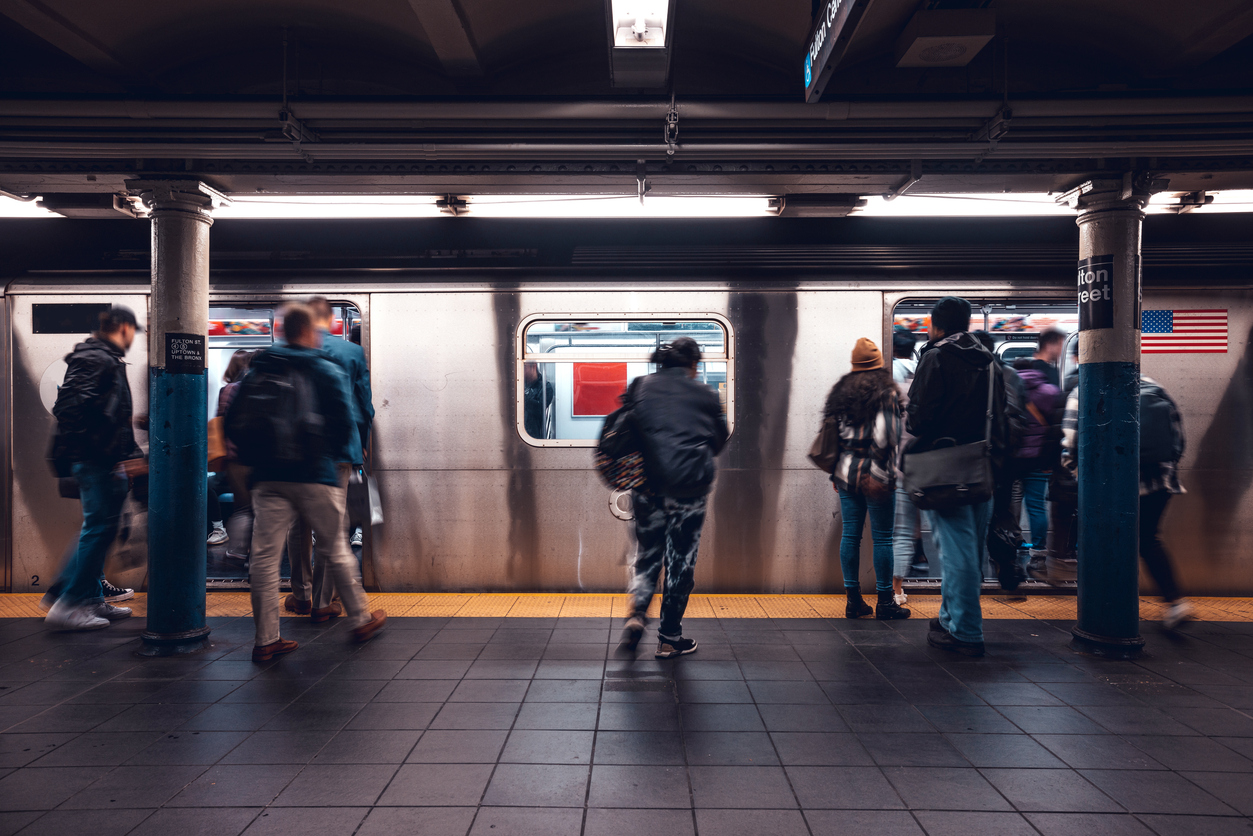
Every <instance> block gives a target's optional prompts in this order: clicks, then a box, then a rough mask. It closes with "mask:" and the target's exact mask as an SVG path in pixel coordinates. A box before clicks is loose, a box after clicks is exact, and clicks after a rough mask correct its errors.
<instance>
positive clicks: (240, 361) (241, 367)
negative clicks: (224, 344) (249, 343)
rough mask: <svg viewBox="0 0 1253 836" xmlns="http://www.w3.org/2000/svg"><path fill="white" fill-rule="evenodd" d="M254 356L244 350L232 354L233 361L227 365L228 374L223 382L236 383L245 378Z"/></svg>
mask: <svg viewBox="0 0 1253 836" xmlns="http://www.w3.org/2000/svg"><path fill="white" fill-rule="evenodd" d="M252 354H253V352H251V351H248V350H246V349H243V348H241V349H239V350H238V351H236V352H235V353H234V354H232V355H231V361H230V362H229V363H227V364H226V372H225V373H224V374H223V375H222V382H223V383H234V382H235V381H237V380H239V379H240V378H241V377H243V376H244V372H246V371H248V366H249V365H250V364H251V363H252Z"/></svg>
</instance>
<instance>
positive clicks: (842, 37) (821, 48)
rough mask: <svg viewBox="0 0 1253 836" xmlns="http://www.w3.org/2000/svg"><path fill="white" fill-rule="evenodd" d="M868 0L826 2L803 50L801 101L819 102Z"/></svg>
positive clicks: (832, 0) (815, 20)
mask: <svg viewBox="0 0 1253 836" xmlns="http://www.w3.org/2000/svg"><path fill="white" fill-rule="evenodd" d="M868 5H870V0H826V3H824V4H823V6H822V8H821V10H819V12H818V17H816V18H815V19H814V25H813V27H812V28H811V29H810V32H809V40H808V41H807V42H806V43H807V46H808V48H807V49H806V50H805V101H807V102H816V101H818V100H819V99H820V98H822V91H823V88H825V87H826V85H827V81H828V80H829V79H830V78H831V74H832V73H833V72H834V71H835V65H836V64H837V63H839V60H840V58H841V57H843V55H844V51H845V50H846V49H847V48H848V42H849V40H851V38H852V35H853V30H855V29H856V28H857V24H858V22H860V21H861V16H862V14H863V13H864V12H865V11H866V6H868Z"/></svg>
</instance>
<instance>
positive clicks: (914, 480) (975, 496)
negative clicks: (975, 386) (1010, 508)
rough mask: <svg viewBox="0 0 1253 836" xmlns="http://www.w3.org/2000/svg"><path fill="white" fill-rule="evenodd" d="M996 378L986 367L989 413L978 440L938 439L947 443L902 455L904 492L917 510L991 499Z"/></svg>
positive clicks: (952, 506)
mask: <svg viewBox="0 0 1253 836" xmlns="http://www.w3.org/2000/svg"><path fill="white" fill-rule="evenodd" d="M992 362H993V363H995V362H996V360H995V359H993V361H992ZM996 378H997V374H996V368H995V367H994V366H988V414H987V421H986V424H985V426H984V432H983V436H984V437H983V439H982V440H981V441H974V442H971V443H970V444H958V443H957V442H956V441H955V440H953V439H952V438H941V439H939V440H938V441H937V442H936V444H937V445H938V444H942V443H943V442H946V441H947V442H949V446H946V447H938V446H937V447H934V448H932V449H931V450H928V451H926V452H925V453H906V454H905V456H904V459H905V464H904V468H903V469H904V472H905V491H906V493H908V494H909V498H910V499H911V500H913V502H914V504H915V505H917V506H918V507H919V508H920V509H922V510H924V511H947V510H950V509H953V508H960V507H962V506H964V505H977V504H978V503H980V502H987V501H988V500H989V499H991V498H992V492H993V491H994V489H995V487H996V480H995V476H994V474H993V472H992V410H993V409H994V408H995V402H994V401H993V399H992V398H993V392H994V388H993V386H994V384H995V382H996Z"/></svg>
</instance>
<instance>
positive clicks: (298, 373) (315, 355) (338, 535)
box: [226, 305, 387, 662]
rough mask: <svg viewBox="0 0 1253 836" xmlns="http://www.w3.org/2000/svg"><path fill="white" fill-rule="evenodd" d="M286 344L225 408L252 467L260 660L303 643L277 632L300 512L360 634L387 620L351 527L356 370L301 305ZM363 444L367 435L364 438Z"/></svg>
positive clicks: (261, 360) (289, 314)
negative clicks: (331, 353) (286, 551)
mask: <svg viewBox="0 0 1253 836" xmlns="http://www.w3.org/2000/svg"><path fill="white" fill-rule="evenodd" d="M283 330H284V334H285V336H286V339H287V341H286V343H276V344H275V345H273V346H271V347H270V348H267V349H265V350H264V351H261V352H259V353H258V354H257V355H256V356H255V357H254V358H253V360H252V364H251V367H250V368H249V370H248V374H247V376H246V377H245V378H244V380H243V382H242V384H241V385H240V389H239V393H238V395H236V397H235V400H234V402H233V403H232V404H231V408H230V411H229V412H228V413H227V417H226V435H227V437H228V438H229V439H230V440H231V441H232V442H233V443H234V444H235V446H236V448H237V449H238V450H239V457H240V460H241V461H242V462H243V463H244V464H246V465H250V466H251V467H252V468H253V471H252V482H253V489H252V507H253V513H254V515H255V520H254V523H253V532H252V555H251V566H250V577H249V582H250V584H251V587H252V614H253V620H254V621H255V623H256V628H257V637H256V643H255V646H254V647H253V651H252V659H253V661H254V662H265V661H269V660H270V659H272V658H274V657H275V656H280V655H283V654H285V653H290V652H292V651H293V650H295V649H296V646H297V645H296V642H294V641H287V640H285V639H283V638H282V637H281V636H280V635H279V606H280V604H279V589H278V586H279V564H280V562H281V560H282V556H283V543H284V541H285V540H286V538H287V533H288V531H290V530H291V527H292V524H293V523H295V522H296V521H297V520H298V519H299V520H300V521H302V522H304V523H305V524H306V525H308V526H309V527H310V528H311V529H312V530H313V534H314V536H315V537H316V538H317V544H318V559H319V560H321V561H325V563H326V569H327V571H328V573H329V574H330V576H331V577H332V578H333V579H334V582H335V586H336V587H337V588H338V590H339V593H340V596H341V597H342V598H343V601H344V605H345V606H346V608H347V610H348V620H349V624H350V626H351V628H352V631H353V637H354V638H355V639H356V640H357V641H359V642H360V641H368V640H369V639H371V638H373V637H374V636H375V635H376V634H377V633H378V631H379V630H380V629H382V627H383V624H384V623H385V622H386V620H387V615H386V614H385V613H384V612H383V611H382V610H375V611H374V612H372V613H371V612H370V611H369V609H368V601H367V599H366V595H365V592H364V590H363V589H362V587H361V581H360V579H359V578H358V577H357V565H356V558H355V557H353V554H352V550H351V549H350V548H349V547H348V537H347V532H346V530H345V515H346V505H347V498H346V488H347V484H348V475H349V469H350V464H349V463H350V462H351V460H352V458H353V455H352V453H351V449H352V441H353V440H354V438H355V437H356V433H357V427H356V424H355V422H354V420H353V411H352V408H351V400H350V398H351V395H350V394H349V387H348V377H347V375H346V374H345V373H344V371H343V369H342V368H340V367H339V366H338V365H336V364H335V363H334V362H333V361H332V360H331V359H330V358H329V357H328V356H327V355H326V354H325V353H323V352H322V351H321V350H320V348H319V346H320V344H321V334H319V333H318V331H317V329H316V328H315V326H314V319H313V315H312V314H311V312H310V311H309V309H308V308H307V307H305V306H303V305H292V306H290V307H288V308H287V309H286V310H285V312H284V313H283ZM358 443H359V441H358Z"/></svg>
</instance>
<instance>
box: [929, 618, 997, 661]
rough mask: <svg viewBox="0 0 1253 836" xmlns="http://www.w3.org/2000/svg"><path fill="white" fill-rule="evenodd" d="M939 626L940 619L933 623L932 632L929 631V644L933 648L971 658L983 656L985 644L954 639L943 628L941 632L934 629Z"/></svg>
mask: <svg viewBox="0 0 1253 836" xmlns="http://www.w3.org/2000/svg"><path fill="white" fill-rule="evenodd" d="M937 626H939V622H938V619H937V620H935V621H932V628H933V629H931V630H929V631H927V644H929V645H931V646H932V647H938V648H940V649H941V650H947V651H950V652H952V653H959V654H961V655H962V656H970V657H971V658H974V659H978V658H979V657H980V656H982V655H983V642H964V641H962V640H961V639H957V638H954V637H953V634H952V633H950V632H949V631H948V630H945V629H944V628H943V627H940V629H939V630H936V629H934V628H935V627H937Z"/></svg>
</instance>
